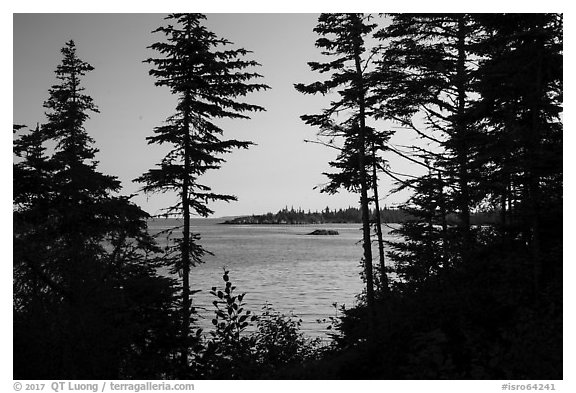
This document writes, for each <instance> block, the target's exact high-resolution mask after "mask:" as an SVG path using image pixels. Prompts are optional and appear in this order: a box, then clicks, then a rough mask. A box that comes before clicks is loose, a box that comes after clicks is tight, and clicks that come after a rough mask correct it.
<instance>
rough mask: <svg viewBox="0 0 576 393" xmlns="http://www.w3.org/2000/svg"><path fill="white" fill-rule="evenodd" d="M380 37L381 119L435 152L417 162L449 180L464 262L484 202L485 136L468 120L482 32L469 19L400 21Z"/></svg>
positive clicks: (408, 17)
mask: <svg viewBox="0 0 576 393" xmlns="http://www.w3.org/2000/svg"><path fill="white" fill-rule="evenodd" d="M375 36H376V37H377V38H379V39H381V40H382V41H383V42H384V43H385V45H386V50H385V51H384V52H383V53H384V54H383V56H382V58H381V60H380V62H379V65H380V66H379V68H378V74H379V76H378V78H379V85H380V86H379V89H378V92H379V94H380V95H381V96H385V97H387V99H386V100H383V101H382V104H381V105H380V107H379V112H380V113H379V115H378V116H379V117H382V118H388V119H394V120H396V121H398V122H400V124H402V125H404V126H406V127H408V128H411V129H413V130H416V131H417V132H418V134H419V135H420V136H421V137H422V139H423V140H424V141H425V142H426V143H427V144H428V145H429V146H430V145H431V147H430V149H429V151H424V152H422V151H421V150H416V152H415V156H416V157H418V159H419V160H420V162H421V163H422V162H423V161H424V159H430V160H431V162H434V163H435V165H436V166H437V168H435V169H437V170H439V171H441V172H442V173H443V174H446V179H448V180H450V181H448V182H447V189H448V193H447V194H448V195H449V196H450V198H447V200H446V202H447V204H446V208H447V209H448V211H449V212H450V211H454V212H456V213H457V214H458V216H459V228H460V231H461V233H462V237H461V239H462V242H461V247H460V254H461V258H463V259H465V258H466V255H467V254H468V253H469V252H470V250H471V249H472V248H473V244H474V239H473V233H472V230H471V225H470V215H471V211H472V209H473V208H474V207H475V206H476V204H477V203H478V202H479V201H480V200H481V199H482V196H481V195H480V194H479V193H478V192H476V191H477V188H476V187H475V186H476V184H477V182H478V178H477V173H478V168H477V167H476V166H475V165H476V163H477V150H475V147H476V146H477V143H476V141H477V139H478V138H480V137H481V133H480V131H479V130H478V129H476V128H474V127H473V122H471V121H470V120H469V119H468V118H467V114H468V111H469V108H470V107H471V106H472V104H473V103H474V101H475V96H474V93H475V91H474V88H473V87H474V84H473V82H474V75H475V74H474V73H473V72H472V71H473V70H474V69H475V68H476V64H475V61H476V60H477V59H478V58H477V53H476V45H477V42H478V41H479V40H481V39H482V37H483V35H482V31H481V28H480V27H479V26H478V24H477V23H476V21H475V19H474V18H473V16H471V15H468V14H394V15H391V23H390V25H389V26H387V27H385V28H383V29H381V30H380V31H378V32H377V33H376V34H375ZM415 116H420V117H421V118H422V119H423V121H424V123H425V127H426V128H425V129H421V128H420V127H418V126H415V125H414V122H413V121H414V117H415ZM426 176H427V175H426Z"/></svg>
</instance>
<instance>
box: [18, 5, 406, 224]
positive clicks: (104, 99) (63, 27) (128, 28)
mask: <svg viewBox="0 0 576 393" xmlns="http://www.w3.org/2000/svg"><path fill="white" fill-rule="evenodd" d="M164 16H165V15H164V14H58V13H56V14H14V19H13V22H14V26H13V29H14V36H13V42H14V46H13V54H14V58H13V61H14V72H13V77H14V79H13V83H14V85H13V94H14V97H13V102H14V116H13V121H14V123H17V124H25V125H27V126H29V127H35V125H36V123H37V122H39V123H42V122H44V121H45V115H44V111H45V109H44V108H43V102H44V101H45V100H46V99H47V98H48V89H49V88H50V86H52V85H53V84H54V83H56V79H55V74H54V70H55V69H56V67H57V65H58V64H59V63H60V61H61V53H60V49H61V48H62V47H63V46H64V44H65V43H66V42H67V41H68V40H70V39H73V40H74V41H75V43H76V47H77V55H78V57H79V58H80V59H82V60H84V61H86V62H88V63H90V64H91V65H92V66H93V67H94V71H92V72H89V73H88V74H87V75H86V76H85V77H84V79H83V85H84V87H85V88H86V91H85V93H86V94H88V95H90V96H91V97H92V98H93V99H94V101H95V103H96V105H97V106H98V108H99V110H100V113H97V114H92V115H91V119H90V120H89V121H87V122H86V124H85V127H86V131H87V132H88V134H89V135H91V136H92V137H93V139H94V140H95V146H96V147H97V148H98V149H99V153H98V154H97V160H98V161H99V167H98V168H99V170H100V171H102V172H104V173H107V174H111V175H114V176H117V177H118V178H119V180H121V182H122V185H123V194H137V195H136V196H135V197H134V199H133V201H134V202H136V203H137V204H139V205H140V206H141V207H142V208H143V209H144V210H146V211H148V212H149V213H151V214H157V213H159V212H160V209H162V208H165V207H167V206H169V205H170V204H172V203H173V202H174V201H175V198H176V197H175V195H170V194H168V195H167V194H155V195H154V194H153V195H144V194H142V193H141V192H139V188H140V187H141V185H138V184H136V183H134V182H133V181H132V180H133V179H135V178H136V177H138V176H140V175H141V174H142V173H144V172H146V171H147V170H148V169H149V168H152V167H153V166H154V165H156V164H157V163H158V162H159V161H160V160H161V158H162V157H163V156H164V154H165V153H166V151H167V150H166V148H164V147H162V146H158V145H148V144H147V142H146V137H147V136H150V135H152V130H153V129H154V127H157V126H160V125H162V124H163V122H164V121H165V119H166V118H167V117H169V116H170V115H172V114H173V113H174V106H175V97H174V96H171V95H170V93H169V91H168V89H167V88H165V87H156V86H154V78H153V77H151V76H149V75H148V71H149V69H150V66H149V64H147V63H143V60H144V59H146V58H148V57H153V56H156V55H157V54H156V53H154V51H152V50H150V49H148V48H147V47H148V46H149V45H150V44H152V43H153V42H155V41H156V40H160V39H162V38H163V37H162V36H161V34H152V33H151V32H152V30H154V29H155V28H157V27H159V26H161V25H164V24H165V21H164V19H163V18H164ZM317 18H318V14H311V13H309V14H307V13H300V14H279V13H277V14H208V15H207V20H206V21H205V25H206V27H207V28H208V29H209V30H211V31H213V32H214V33H216V34H217V35H218V36H220V37H224V38H227V39H228V40H230V41H232V42H233V43H234V47H243V48H245V49H248V50H250V51H252V52H253V53H252V54H250V55H249V57H250V58H251V59H254V60H256V61H258V62H259V63H260V64H261V65H262V66H261V67H258V69H257V72H259V73H260V74H262V75H263V76H264V78H262V79H261V81H262V82H263V83H266V84H268V85H269V86H270V87H271V89H270V90H267V91H265V92H259V93H253V94H251V95H250V96H248V97H247V99H246V100H247V101H248V102H250V103H253V104H258V105H261V106H263V107H265V108H266V112H260V113H255V114H252V115H251V117H252V118H251V119H250V120H234V121H223V122H220V123H219V124H221V125H222V127H223V129H224V136H225V137H226V138H230V139H239V140H250V141H253V142H254V143H255V144H256V145H255V146H252V147H251V148H250V149H248V150H241V151H234V152H233V153H231V154H228V155H225V157H224V158H225V159H226V160H227V162H226V163H225V164H224V165H223V166H222V168H221V169H220V170H217V171H211V172H209V173H207V174H206V175H205V176H204V177H203V178H202V179H201V180H202V181H203V182H204V184H207V185H209V186H210V187H212V189H213V190H214V191H215V192H218V193H224V194H233V195H236V196H237V197H238V201H237V202H231V203H226V202H221V203H220V202H216V203H213V204H211V205H210V207H211V208H212V209H213V210H214V211H215V213H214V215H213V216H214V217H219V216H234V215H245V214H262V213H266V212H276V211H278V210H280V209H282V208H284V207H285V206H288V208H291V207H294V208H302V209H304V210H308V209H310V210H312V211H314V210H320V209H324V208H326V207H327V206H328V207H330V208H345V207H348V206H357V205H358V200H359V197H358V195H357V194H351V193H347V192H344V191H343V192H341V193H339V194H336V195H327V194H324V193H320V192H319V189H315V187H316V186H319V185H321V184H323V183H325V182H326V177H325V176H324V175H323V174H322V173H323V172H326V171H330V168H329V165H328V163H329V161H331V160H333V159H334V158H335V155H336V151H334V150H333V149H330V148H326V147H323V146H320V145H318V144H312V143H306V142H305V140H306V139H308V140H313V139H315V138H316V132H317V131H318V130H317V129H315V128H313V127H311V126H308V125H306V124H304V122H303V121H302V120H301V119H300V116H301V115H303V114H307V113H318V112H320V111H321V109H322V108H323V107H325V106H326V105H327V104H328V102H329V101H327V100H329V99H331V98H330V97H324V98H323V97H322V96H309V95H303V94H301V93H298V92H297V91H296V90H295V89H294V87H293V85H294V83H298V82H303V83H309V82H312V81H314V80H315V78H317V77H318V75H317V74H316V73H314V72H312V71H310V69H309V67H308V65H307V62H308V61H313V60H321V59H322V57H323V56H322V55H321V54H320V52H319V50H318V49H317V48H316V47H315V46H314V43H315V40H316V39H317V38H318V36H317V34H316V33H315V32H313V28H314V27H315V25H316V23H317ZM334 98H335V97H332V99H334ZM406 137H407V138H411V137H414V136H413V135H412V136H402V138H401V139H403V140H404V141H405V142H406V143H408V142H409V139H406ZM390 158H391V159H394V160H395V159H396V158H393V157H390ZM406 165H407V164H406V163H402V162H398V163H397V165H396V167H398V166H406ZM396 169H397V170H398V168H396ZM398 171H401V170H398ZM391 187H392V184H391V182H390V181H389V180H388V179H385V178H382V181H381V187H380V195H381V196H383V197H384V199H383V201H382V202H381V203H382V204H386V205H394V204H397V203H399V202H402V201H403V200H404V199H406V194H402V195H392V196H387V192H388V191H389V190H390V189H391Z"/></svg>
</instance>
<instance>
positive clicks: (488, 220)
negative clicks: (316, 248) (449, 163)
mask: <svg viewBox="0 0 576 393" xmlns="http://www.w3.org/2000/svg"><path fill="white" fill-rule="evenodd" d="M375 214H376V212H375V210H374V209H371V210H370V216H371V217H374V216H375ZM498 217H499V213H498V212H497V211H489V212H479V213H474V214H472V216H471V222H472V224H474V225H486V224H493V223H495V222H497V220H498ZM380 220H381V222H382V223H390V224H401V223H405V222H407V221H415V220H417V218H416V217H415V216H413V215H411V214H410V213H409V212H408V211H407V210H404V209H402V208H393V207H387V206H384V208H383V209H380ZM446 221H447V223H448V224H449V225H457V224H458V217H457V216H456V215H454V214H452V215H448V216H447V217H446ZM360 223H362V212H361V211H360V209H358V208H355V207H348V208H346V209H334V210H330V208H329V207H326V208H325V209H324V210H321V211H317V210H316V211H314V212H312V211H310V210H308V211H304V210H302V209H301V208H298V209H296V210H295V209H294V208H293V207H292V208H290V209H288V207H285V208H284V209H282V210H279V211H278V212H277V213H266V214H259V215H251V216H241V217H236V218H233V219H231V220H227V221H224V222H223V223H222V224H227V225H235V224H236V225H258V224H267V225H274V224H280V225H286V224H288V225H310V224H360Z"/></svg>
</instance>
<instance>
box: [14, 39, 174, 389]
mask: <svg viewBox="0 0 576 393" xmlns="http://www.w3.org/2000/svg"><path fill="white" fill-rule="evenodd" d="M62 55H63V59H62V62H61V64H60V65H58V67H57V69H56V78H57V81H58V83H57V84H56V85H54V86H52V88H51V89H50V90H49V98H48V100H47V101H46V102H45V105H44V106H45V108H46V109H47V112H46V116H47V122H46V123H45V124H43V125H42V127H37V128H36V130H34V131H33V132H32V133H30V134H25V135H19V137H18V139H17V140H16V142H15V151H14V153H15V155H16V157H17V159H18V162H17V163H16V164H15V167H14V175H15V176H14V183H15V186H14V189H15V192H14V270H15V275H17V276H18V279H17V280H16V281H15V298H16V297H19V298H20V299H21V300H22V301H20V302H16V301H15V317H14V320H15V348H16V350H15V375H19V376H20V377H21V378H25V379H33V378H44V379H55V378H65V379H81V378H88V379H102V378H121V377H124V376H129V375H131V373H132V372H134V373H136V370H135V368H134V366H133V365H134V364H136V363H138V361H140V360H141V357H142V356H143V355H144V354H145V353H146V352H147V348H149V347H150V346H155V345H156V342H155V341H154V336H155V335H157V334H158V333H159V331H158V329H155V328H154V327H153V326H152V325H153V324H156V325H159V324H161V325H163V328H162V330H163V331H164V332H165V333H162V334H170V333H169V332H170V328H169V325H170V315H169V309H170V307H171V303H172V298H171V296H172V295H171V293H172V283H171V281H170V280H169V279H165V278H162V277H159V276H158V275H157V274H156V269H157V267H158V266H157V264H156V261H155V260H154V258H153V256H152V255H153V254H154V253H156V252H158V251H159V250H158V248H157V247H156V246H155V244H154V241H153V239H152V238H151V237H150V236H149V235H148V233H147V230H146V229H147V228H146V218H147V217H148V215H147V214H146V213H145V212H143V211H142V210H141V209H140V208H139V207H137V206H136V205H134V204H133V203H131V202H130V201H129V197H124V196H118V195H117V192H118V191H119V190H120V182H119V181H118V180H117V179H116V178H115V177H113V176H109V175H105V174H103V173H101V172H99V171H98V170H97V162H96V161H95V154H96V153H97V150H96V149H95V148H93V147H92V146H91V145H92V142H93V140H92V138H91V137H90V136H89V135H88V133H87V132H86V129H85V127H84V124H85V122H86V120H87V119H88V118H89V114H90V112H92V113H95V112H98V110H97V108H96V106H95V105H94V103H93V100H92V98H91V97H90V96H88V95H86V94H85V93H84V88H83V87H82V83H81V82H82V79H83V77H84V76H85V74H86V73H87V72H89V71H91V70H92V69H93V68H92V66H90V65H89V64H88V63H86V62H84V61H82V60H80V59H79V58H78V56H77V55H76V46H75V44H74V42H73V41H69V42H68V43H66V46H65V47H64V48H63V49H62ZM46 142H50V143H51V144H52V145H54V148H53V152H52V153H51V154H50V155H47V154H46V150H45V149H44V143H46ZM20 273H22V274H20ZM144 284H145V285H146V287H147V297H144V296H141V293H140V294H139V292H141V291H142V287H141V286H142V285H144ZM148 318H153V320H148ZM167 348H168V347H166V346H164V345H160V346H156V347H155V348H154V353H155V354H156V355H155V356H157V359H156V360H158V361H161V362H166V361H168V359H169V352H170V351H169V349H168V350H167ZM150 376H152V375H150Z"/></svg>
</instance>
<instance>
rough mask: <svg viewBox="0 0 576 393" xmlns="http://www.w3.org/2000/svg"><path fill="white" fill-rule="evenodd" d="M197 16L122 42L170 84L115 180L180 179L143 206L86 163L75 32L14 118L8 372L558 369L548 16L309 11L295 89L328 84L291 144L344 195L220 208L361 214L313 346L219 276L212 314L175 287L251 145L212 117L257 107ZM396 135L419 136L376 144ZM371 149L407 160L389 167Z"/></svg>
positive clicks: (193, 262)
mask: <svg viewBox="0 0 576 393" xmlns="http://www.w3.org/2000/svg"><path fill="white" fill-rule="evenodd" d="M262 17H266V16H265V15H263V16H262ZM287 17H289V16H287ZM206 18H207V16H206V15H203V14H170V15H168V16H167V17H166V18H165V20H164V22H162V20H161V18H160V17H159V21H158V23H159V25H160V27H158V28H157V29H156V30H154V31H153V32H152V33H153V34H152V35H151V40H157V41H156V42H154V43H152V44H151V45H150V46H149V48H148V49H150V50H151V51H153V52H154V56H152V57H149V58H146V59H142V61H144V62H145V63H146V64H147V65H148V66H149V74H150V76H151V77H152V78H153V79H154V84H155V86H157V87H158V89H162V90H163V91H165V92H169V93H170V94H171V95H172V96H173V97H174V98H175V105H174V108H173V112H172V113H171V114H170V115H169V116H168V117H167V118H166V120H165V121H164V122H162V123H161V124H159V125H158V126H156V127H155V128H154V129H152V130H147V132H148V135H149V136H148V137H147V138H146V140H147V142H148V143H149V144H151V145H154V146H163V147H165V148H166V149H164V152H165V155H164V156H163V157H162V158H161V159H160V160H159V162H158V163H157V164H155V165H153V166H152V167H151V168H149V169H146V168H142V172H141V173H142V174H141V175H140V176H139V177H137V178H136V179H134V180H133V181H134V182H135V183H137V184H139V185H140V187H141V188H140V191H139V192H141V193H143V194H147V195H151V194H155V193H160V194H164V193H168V194H170V195H174V196H175V197H176V198H175V202H174V203H173V204H171V205H169V206H165V209H164V210H162V212H161V213H160V214H158V215H156V216H155V217H152V216H151V215H150V214H148V213H147V212H145V211H144V210H143V209H142V208H141V207H140V206H138V205H136V204H135V203H134V202H133V201H132V200H133V195H122V186H121V184H120V181H119V180H118V178H116V177H115V176H113V175H109V174H105V173H102V172H101V171H100V170H99V161H98V160H97V153H98V150H97V149H96V148H95V147H94V146H95V140H94V136H93V135H91V133H90V130H89V129H87V127H86V124H87V123H86V122H87V120H88V119H89V118H90V117H91V116H106V113H105V112H104V111H103V113H100V110H99V109H98V106H97V104H96V103H97V101H98V98H97V97H95V98H92V97H91V96H90V94H89V92H87V91H85V88H84V86H83V79H84V77H85V76H86V75H87V74H88V73H92V72H98V70H96V69H94V67H93V66H92V65H90V64H89V63H88V62H86V61H84V60H82V59H81V57H80V55H79V53H81V54H82V56H84V53H83V52H82V49H81V47H79V48H77V47H76V43H75V42H74V41H73V40H70V41H68V42H66V43H64V47H63V48H62V50H61V55H62V56H61V63H60V64H59V65H58V66H57V67H56V70H55V82H54V84H53V85H51V87H50V88H49V90H48V98H47V99H46V101H45V102H44V109H45V111H46V112H45V119H43V120H42V119H30V120H29V123H28V124H27V125H22V124H14V125H13V135H14V143H13V152H14V164H13V238H12V241H13V250H14V252H13V324H14V325H13V326H14V336H13V341H14V353H13V358H14V378H15V379H52V380H57V379H70V380H73V379H394V380H396V379H452V380H456V379H458V380H459V379H506V380H521V379H531V380H554V379H562V378H563V287H562V285H563V284H562V282H563V280H562V279H563V149H562V148H563V16H562V15H561V14H551V13H549V14H541V13H540V14H385V15H371V14H333V13H323V14H320V15H319V17H318V23H317V25H316V27H315V28H314V32H315V34H316V35H317V40H316V42H315V45H316V47H317V49H318V51H319V53H320V54H321V55H322V61H310V62H309V63H308V66H309V68H310V73H311V75H314V81H313V82H308V83H299V82H298V81H297V80H295V81H294V89H295V90H296V91H297V92H299V93H301V94H304V95H309V96H330V99H331V101H330V102H329V103H327V104H326V106H325V107H324V108H323V109H321V110H320V111H319V112H318V113H308V114H302V115H301V120H302V121H303V122H304V123H305V124H307V125H309V126H310V131H311V134H312V133H315V135H316V138H315V140H309V142H311V143H317V144H320V145H323V146H326V148H328V149H331V151H333V152H334V159H333V160H332V161H330V162H329V167H330V170H329V172H327V173H325V176H326V178H327V182H326V183H324V184H322V185H321V186H318V188H319V189H320V192H324V193H327V194H336V193H338V192H340V191H342V190H346V191H348V192H352V193H354V194H357V196H358V199H359V201H360V203H359V206H358V207H350V208H348V209H341V210H339V211H333V210H330V209H328V208H327V209H326V210H325V211H321V212H306V213H305V212H303V211H302V210H300V209H298V210H294V209H290V210H288V208H285V209H283V210H281V211H280V212H278V213H276V214H272V213H270V214H267V215H262V216H252V217H247V218H239V219H236V220H231V221H230V222H229V223H228V224H234V223H251V224H252V223H258V224H259V223H282V224H295V223H314V224H316V223H336V222H350V220H354V221H353V222H354V223H361V226H362V241H361V248H362V249H361V250H360V246H359V255H358V261H352V262H353V263H351V265H350V266H353V267H358V264H359V265H360V267H359V270H361V272H360V275H361V277H362V279H363V282H364V284H365V285H364V291H363V293H361V294H359V300H360V302H359V305H358V306H356V307H353V308H350V309H341V310H340V312H339V315H338V316H335V317H334V318H332V319H331V321H330V323H331V328H332V331H333V332H334V333H333V335H332V341H331V343H330V344H329V345H321V343H319V342H318V341H315V340H310V339H307V338H306V337H305V336H304V335H303V334H302V332H301V331H300V329H299V326H300V325H299V321H298V319H297V318H294V317H292V316H286V315H282V314H280V313H278V312H276V311H274V310H273V309H272V308H270V307H266V308H265V309H263V310H248V309H247V308H246V307H245V303H244V296H245V294H244V293H242V292H241V290H242V288H237V287H236V286H235V285H233V283H232V281H233V280H232V278H234V272H229V271H225V272H223V274H222V280H223V281H222V282H221V283H220V285H218V284H217V283H213V284H212V283H211V285H214V286H212V290H211V292H210V293H211V294H212V296H213V299H214V301H213V303H212V304H213V306H214V308H213V309H211V310H198V309H196V307H194V306H193V302H192V299H193V298H194V296H195V294H196V293H197V292H198V290H197V289H196V288H193V287H192V286H191V284H190V275H191V274H194V268H195V267H196V266H197V265H198V264H201V263H203V262H204V261H205V258H206V256H207V255H210V254H211V250H207V249H204V248H203V247H202V245H201V238H202V233H199V232H201V229H200V230H199V232H195V230H194V228H195V227H194V226H193V225H192V224H191V220H192V219H193V218H194V217H210V216H211V215H212V214H213V213H214V212H213V210H212V206H213V204H214V203H215V202H234V201H236V199H237V198H236V196H234V195H231V194H228V193H226V190H223V191H220V190H213V189H212V188H211V186H210V185H209V184H206V183H205V175H206V173H207V172H210V171H216V170H219V169H221V168H222V165H223V164H224V163H225V162H226V160H225V157H226V156H227V155H229V154H231V153H233V152H234V151H237V150H244V149H249V148H250V147H251V146H252V145H253V142H251V141H248V140H237V139H228V138H227V135H228V130H227V129H224V128H221V127H222V125H221V122H222V121H224V120H225V121H233V122H239V121H247V120H249V118H250V116H255V115H257V114H258V113H260V112H263V111H265V108H264V107H263V106H260V105H256V104H251V103H250V99H251V98H252V97H253V96H254V95H255V94H266V91H267V90H269V89H270V86H268V85H267V84H266V83H263V82H261V81H262V80H265V79H262V78H263V75H261V74H260V73H259V71H260V70H262V72H264V73H265V72H266V68H265V67H264V66H261V65H260V64H259V63H258V62H257V61H256V60H254V59H257V57H258V54H257V53H252V52H250V51H249V50H246V49H244V48H239V47H236V46H235V45H234V44H233V43H232V42H231V41H229V40H227V39H225V38H221V37H219V36H218V35H217V34H216V33H214V32H211V31H209V30H208V29H207V28H206V24H205V20H206ZM147 33H148V32H143V34H147ZM86 55H89V54H88V53H86ZM286 72H289V70H286ZM47 86H49V81H47ZM224 124H227V123H225V122H224ZM121 131H122V130H118V132H121ZM397 132H410V133H413V134H414V135H416V139H417V140H418V143H417V142H414V144H413V145H410V146H398V145H395V144H393V143H392V142H391V140H392V139H391V138H392V136H393V135H394V133H397ZM248 137H249V135H248ZM390 155H395V156H399V157H402V158H403V159H405V160H406V161H407V162H410V163H411V164H412V165H415V166H417V167H418V168H420V174H419V175H414V174H410V173H402V172H399V171H398V169H397V168H393V167H391V165H390V162H389V159H388V157H390ZM311 170H313V169H311ZM383 177H387V178H389V179H393V180H394V184H395V186H394V187H395V188H394V189H391V190H390V189H386V190H384V189H383V186H382V184H383V182H382V178H383ZM313 186H315V185H310V187H313ZM405 190H410V196H409V197H408V199H407V200H406V202H405V203H403V204H400V205H399V206H398V207H397V208H394V209H390V208H388V207H386V206H385V202H386V197H384V196H383V195H387V194H388V193H390V192H398V191H405ZM231 191H232V192H233V191H234V190H231ZM263 197H265V196H263ZM381 204H384V207H381ZM162 217H164V218H168V217H169V218H175V217H177V220H174V221H171V223H172V224H174V225H173V226H170V227H169V228H166V229H163V230H162V231H160V233H158V234H156V235H155V236H152V235H151V234H150V228H149V227H148V222H149V221H150V220H151V219H152V218H162ZM242 220H244V221H242ZM339 220H340V221H339ZM246 221H249V222H246ZM252 221H253V222H252ZM387 222H397V223H399V224H401V225H399V226H398V227H397V228H396V229H394V230H393V231H392V234H394V235H398V236H396V239H400V240H394V241H387V240H385V239H384V237H383V234H382V233H383V232H382V226H383V225H384V224H385V223H387ZM161 241H162V242H164V243H163V246H160V245H159V244H160V242H161ZM373 246H374V247H373ZM373 249H374V250H376V251H375V252H374V251H373ZM354 262H356V263H354ZM161 271H164V272H169V275H166V274H160V272H161ZM392 274H393V275H394V278H395V279H394V280H392V279H391V278H390V277H392ZM309 296H314V293H311V294H309ZM271 300H272V301H277V302H281V301H282V299H271ZM207 315H211V316H212V318H211V323H212V326H213V328H212V330H211V331H210V332H203V330H202V329H200V328H199V327H198V325H197V323H196V322H197V320H198V318H200V317H207V318H210V317H209V316H207ZM249 326H252V327H254V329H252V330H251V331H249V330H247V328H248V327H249Z"/></svg>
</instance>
